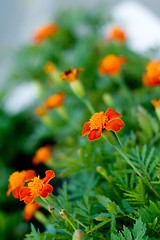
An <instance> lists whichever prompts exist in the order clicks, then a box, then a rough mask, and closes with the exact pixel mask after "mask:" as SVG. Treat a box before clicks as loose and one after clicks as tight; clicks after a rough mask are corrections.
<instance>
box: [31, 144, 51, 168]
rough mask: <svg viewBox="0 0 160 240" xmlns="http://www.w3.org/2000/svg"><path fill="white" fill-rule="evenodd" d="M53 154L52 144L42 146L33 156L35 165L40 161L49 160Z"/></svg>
mask: <svg viewBox="0 0 160 240" xmlns="http://www.w3.org/2000/svg"><path fill="white" fill-rule="evenodd" d="M51 156H52V153H51V146H50V145H47V146H44V147H41V148H39V149H38V150H37V151H36V154H35V156H34V157H33V158H32V163H33V164H35V165H37V164H39V163H44V162H46V161H47V160H49V159H50V158H51Z"/></svg>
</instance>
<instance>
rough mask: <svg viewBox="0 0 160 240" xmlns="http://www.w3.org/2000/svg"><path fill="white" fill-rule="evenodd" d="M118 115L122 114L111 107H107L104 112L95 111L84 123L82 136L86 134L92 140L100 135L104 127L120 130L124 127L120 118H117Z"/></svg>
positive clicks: (109, 129)
mask: <svg viewBox="0 0 160 240" xmlns="http://www.w3.org/2000/svg"><path fill="white" fill-rule="evenodd" d="M120 117H122V115H121V114H119V113H118V112H116V111H115V110H113V109H112V108H108V109H107V111H106V112H105V113H104V112H99V113H95V114H94V115H92V117H91V119H90V121H89V122H86V123H85V124H84V126H83V131H82V137H83V136H85V135H86V134H88V139H89V140H90V141H93V140H96V139H98V138H100V137H101V135H102V131H103V130H104V129H106V130H107V131H114V132H118V131H120V129H121V128H122V127H124V122H123V121H122V120H121V119H117V118H120Z"/></svg>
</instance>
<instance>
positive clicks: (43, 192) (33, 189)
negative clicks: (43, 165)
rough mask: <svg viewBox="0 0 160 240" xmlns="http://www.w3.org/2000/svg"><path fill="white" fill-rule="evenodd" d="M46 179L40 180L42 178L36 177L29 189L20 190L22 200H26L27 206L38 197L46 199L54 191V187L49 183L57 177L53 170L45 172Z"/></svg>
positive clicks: (29, 184) (30, 183)
mask: <svg viewBox="0 0 160 240" xmlns="http://www.w3.org/2000/svg"><path fill="white" fill-rule="evenodd" d="M45 174H46V177H44V178H43V179H40V176H38V177H34V178H33V179H32V181H31V182H29V183H28V186H27V187H23V188H21V190H20V193H19V194H20V200H21V201H22V200H24V202H25V203H26V204H28V203H32V202H34V200H35V199H36V198H37V197H39V196H40V197H42V198H46V197H47V196H48V194H49V193H51V192H52V191H53V187H52V186H51V185H50V184H48V182H49V181H50V180H51V179H52V178H54V177H55V173H54V172H53V171H52V170H47V171H46V172H45Z"/></svg>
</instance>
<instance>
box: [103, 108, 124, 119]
mask: <svg viewBox="0 0 160 240" xmlns="http://www.w3.org/2000/svg"><path fill="white" fill-rule="evenodd" d="M105 115H106V116H107V117H108V121H110V120H113V119H115V118H118V117H122V115H121V114H120V113H118V112H116V111H115V110H114V109H112V108H108V109H107V111H106V112H105Z"/></svg>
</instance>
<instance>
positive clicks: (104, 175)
mask: <svg viewBox="0 0 160 240" xmlns="http://www.w3.org/2000/svg"><path fill="white" fill-rule="evenodd" d="M96 170H97V172H98V173H100V174H101V175H102V176H103V177H104V178H105V179H107V180H109V178H108V175H107V172H106V170H105V169H104V168H103V167H101V166H97V167H96Z"/></svg>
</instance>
